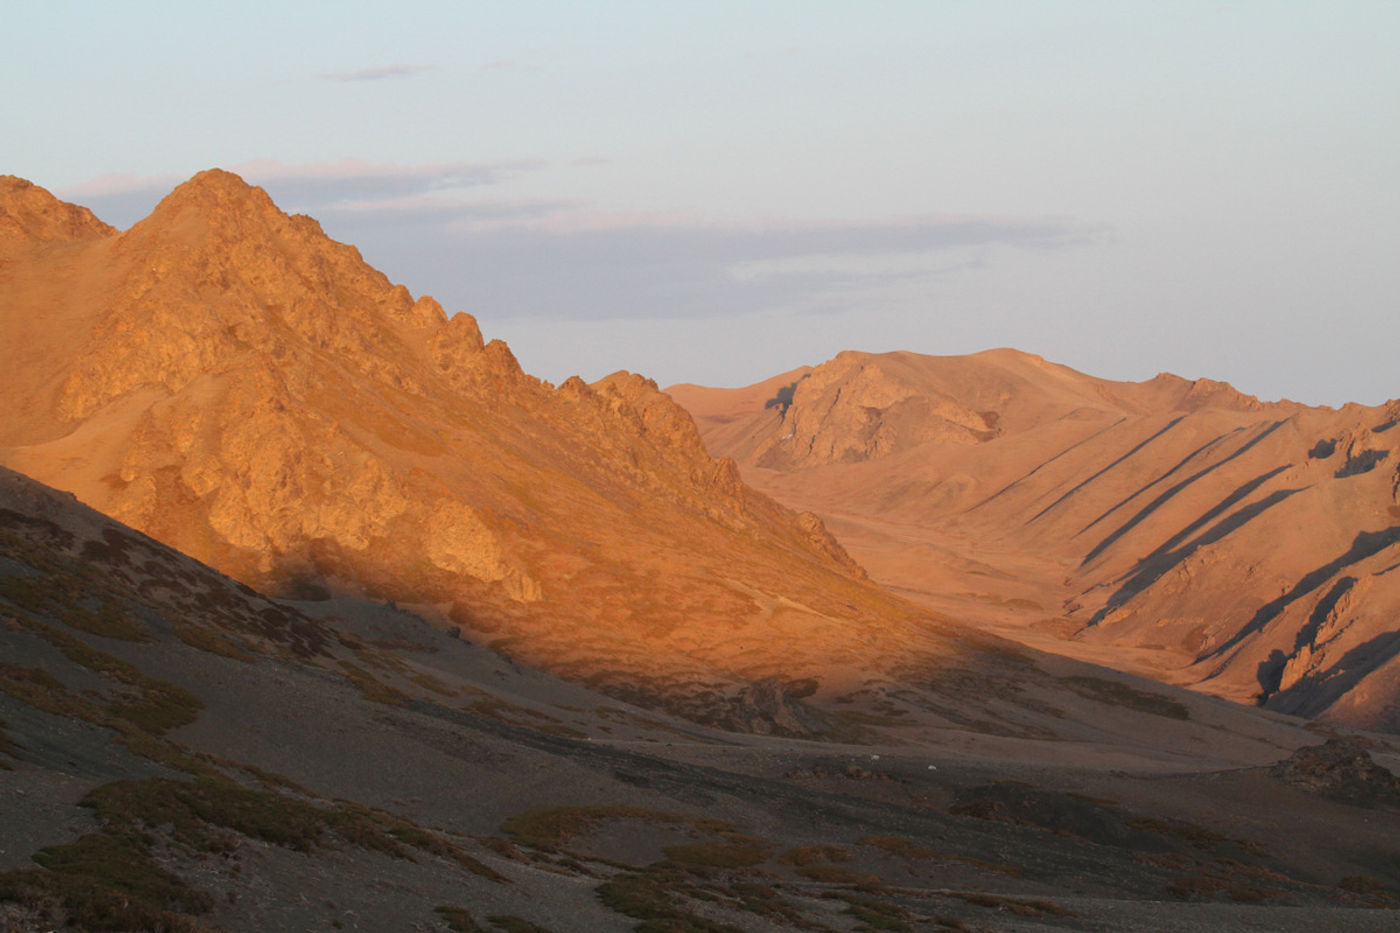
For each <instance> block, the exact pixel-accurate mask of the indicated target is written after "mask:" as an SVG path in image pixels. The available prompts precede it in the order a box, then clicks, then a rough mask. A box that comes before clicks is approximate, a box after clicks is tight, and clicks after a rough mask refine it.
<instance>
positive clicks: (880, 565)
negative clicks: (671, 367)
mask: <svg viewBox="0 0 1400 933" xmlns="http://www.w3.org/2000/svg"><path fill="white" fill-rule="evenodd" d="M758 386H762V387H763V389H762V391H754V389H755V388H756V387H751V388H750V389H704V388H701V387H697V386H678V387H675V388H674V389H673V390H671V391H672V392H673V393H674V395H675V397H676V398H677V400H678V401H679V402H681V404H683V405H685V406H686V407H688V408H689V409H690V410H691V411H692V413H693V414H694V415H695V417H696V421H697V423H698V424H699V425H700V428H701V431H702V433H703V435H704V437H705V440H706V444H707V446H708V447H709V449H710V450H711V452H712V453H714V454H716V455H728V456H733V457H734V458H735V459H736V460H737V461H738V463H739V464H740V467H741V469H742V470H743V473H744V476H745V478H746V479H747V480H749V481H750V482H752V483H754V484H755V485H757V486H758V487H759V488H761V489H764V490H765V491H767V492H769V493H771V494H772V495H774V496H775V497H777V498H778V499H779V500H780V501H783V502H786V503H787V504H789V505H791V506H793V507H798V508H806V509H811V510H813V511H815V512H817V513H818V514H820V515H822V516H823V517H824V518H825V519H826V520H827V522H828V524H829V525H830V527H831V528H832V530H833V531H834V532H835V533H836V535H837V537H838V538H839V539H840V540H841V541H842V542H843V544H845V545H846V546H847V547H848V548H850V550H851V552H852V554H853V555H854V556H855V557H856V558H857V559H858V560H859V561H861V562H862V564H864V565H865V566H867V567H868V568H869V569H870V571H871V573H872V576H873V577H874V578H875V579H876V580H878V581H880V582H882V583H884V584H886V585H887V586H890V587H892V588H893V589H894V590H895V591H897V592H901V593H904V594H906V595H910V596H912V597H915V598H917V599H919V600H920V601H921V602H923V603H925V604H926V605H929V606H930V607H933V608H936V609H938V610H939V611H941V612H943V613H945V614H948V615H950V616H953V617H957V618H963V619H968V620H975V621H977V622H978V623H979V624H982V625H985V626H989V627H991V628H993V630H996V631H999V632H1001V633H1002V634H1006V635H1012V636H1014V637H1017V638H1019V639H1021V640H1023V641H1026V642H1028V643H1030V644H1033V645H1037V646H1040V647H1044V648H1050V649H1052V650H1058V651H1060V652H1062V653H1066V654H1069V655H1072V656H1075V657H1079V658H1083V659H1089V660H1093V661H1095V662H1097V663H1103V664H1107V665H1109V666H1115V667H1120V668H1124V669H1130V670H1133V671H1136V672H1138V673H1142V674H1147V675H1149V676H1154V677H1157V678H1160V679H1163V680H1167V681H1169V682H1173V683H1179V684H1185V685H1192V686H1195V687H1197V688H1198V689H1202V690H1206V691H1209V692H1213V693H1217V694H1220V695H1222V696H1227V697H1230V698H1232V699H1235V700H1239V701H1242V702H1252V703H1263V704H1265V705H1268V706H1269V707H1271V708H1275V709H1279V710H1283V711H1288V712H1297V713H1302V714H1305V715H1310V716H1324V717H1331V718H1334V719H1335V720H1336V721H1338V722H1341V723H1345V724H1347V725H1352V726H1358V727H1368V728H1385V729H1390V730H1395V729H1400V714H1397V712H1396V710H1397V709H1400V639H1397V638H1396V637H1395V635H1394V631H1393V629H1394V625H1393V620H1394V618H1395V614H1396V612H1397V611H1400V574H1397V573H1394V572H1393V571H1394V570H1395V569H1396V567H1397V566H1400V449H1397V444H1400V431H1396V430H1395V425H1396V424H1397V421H1400V401H1393V402H1390V403H1388V404H1386V405H1382V406H1376V407H1371V408H1368V407H1365V406H1361V405H1347V406H1344V407H1343V408H1342V409H1340V410H1335V409H1331V408H1325V407H1319V408H1311V407H1308V406H1305V405H1300V404H1297V403H1294V402H1289V401H1280V402H1267V403H1266V402H1260V401H1259V400H1258V399H1255V398H1252V397H1250V396H1248V395H1244V394H1243V393H1240V392H1239V391H1237V390H1236V389H1234V388H1233V387H1231V386H1230V385H1228V384H1226V383H1223V382H1216V381H1213V380H1208V379H1198V380H1195V381H1190V380H1186V379H1182V378H1179V377H1177V376H1172V375H1169V374H1161V375H1158V376H1157V377H1155V378H1153V379H1150V380H1147V381H1145V382H1140V383H1130V382H1111V381H1107V380H1101V379H1096V378H1093V377H1090V376H1087V375H1084V374H1083V373H1079V372H1076V371H1075V370H1073V369H1070V368H1069V367H1065V366H1059V365H1056V364H1053V363H1047V362H1046V361H1044V360H1042V359H1041V358H1039V357H1036V356H1032V355H1030V354H1025V353H1020V352H1018V351H1014V350H1007V349H1000V350H990V351H986V352H983V353H978V354H973V355H970V356H961V357H958V356H949V357H933V356H922V355H919V354H914V353H883V354H868V353H857V352H847V353H842V354H840V355H838V356H837V357H835V358H834V359H832V360H830V361H828V362H827V363H824V364H822V365H820V366H816V367H812V368H809V369H804V370H797V371H794V373H792V374H787V375H785V376H783V377H779V378H777V379H775V380H768V381H766V382H764V383H759V384H758ZM764 392H767V393H769V394H768V397H767V398H759V397H758V396H759V395H762V394H763V393H764Z"/></svg>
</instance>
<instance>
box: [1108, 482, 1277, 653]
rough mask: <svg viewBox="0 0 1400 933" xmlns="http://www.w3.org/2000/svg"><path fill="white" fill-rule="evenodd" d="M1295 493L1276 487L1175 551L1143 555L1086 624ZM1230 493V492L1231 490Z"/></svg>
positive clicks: (1115, 607) (1110, 610)
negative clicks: (1144, 556) (1276, 488)
mask: <svg viewBox="0 0 1400 933" xmlns="http://www.w3.org/2000/svg"><path fill="white" fill-rule="evenodd" d="M1238 491H1239V490H1236V492H1238ZM1298 492H1302V489H1280V490H1278V491H1276V492H1273V493H1271V494H1269V495H1268V496H1265V497H1264V498H1263V499H1260V500H1259V501H1258V502H1254V503H1251V504H1250V505H1247V506H1245V507H1244V508H1242V509H1239V510H1238V511H1236V512H1235V513H1234V514H1233V515H1230V516H1229V517H1227V518H1223V519H1221V520H1220V521H1219V522H1217V523H1216V525H1215V527H1213V528H1211V529H1210V530H1209V531H1206V532H1203V533H1202V534H1201V535H1200V536H1199V537H1197V538H1196V540H1194V541H1192V542H1191V543H1189V544H1186V545H1183V546H1182V547H1181V548H1179V549H1177V550H1175V551H1164V550H1161V549H1158V550H1157V551H1154V552H1153V553H1152V555H1150V556H1149V557H1147V558H1144V559H1143V561H1142V562H1141V563H1140V564H1138V567H1137V569H1136V570H1134V571H1133V573H1132V574H1131V575H1130V576H1129V577H1128V578H1127V579H1126V580H1125V581H1124V582H1123V583H1122V585H1120V586H1119V587H1118V589H1117V591H1115V592H1114V594H1113V595H1112V596H1110V597H1109V598H1108V601H1107V602H1106V603H1104V606H1103V608H1102V609H1100V610H1099V611H1098V612H1096V613H1094V617H1093V618H1092V619H1090V620H1089V624H1090V625H1097V624H1098V623H1099V622H1101V621H1102V620H1103V618H1104V616H1106V615H1108V613H1110V612H1112V611H1113V610H1114V609H1117V608H1118V607H1119V606H1121V605H1123V604H1124V603H1126V602H1127V601H1128V600H1130V599H1132V598H1133V597H1134V596H1136V595H1137V594H1138V593H1141V592H1142V591H1143V590H1145V589H1147V588H1148V587H1149V586H1151V585H1152V584H1154V583H1156V582H1157V581H1158V580H1160V579H1161V578H1162V576H1163V575H1165V574H1166V573H1167V572H1168V571H1170V570H1172V569H1173V568H1174V567H1176V566H1177V565H1178V564H1180V563H1181V562H1182V561H1184V560H1185V559H1186V558H1188V557H1190V556H1191V555H1192V554H1194V553H1196V551H1197V549H1199V548H1202V547H1205V546H1207V545H1210V544H1214V543H1215V542H1217V541H1219V540H1220V539H1222V538H1224V537H1225V536H1226V535H1228V534H1230V533H1232V532H1235V531H1238V530H1239V529H1240V528H1242V527H1244V526H1245V525H1246V524H1247V523H1249V522H1250V521H1253V520H1254V519H1256V518H1258V517H1259V516H1260V515H1262V514H1264V513H1265V512H1267V511H1268V510H1269V509H1271V508H1273V507H1274V506H1276V505H1278V504H1279V503H1280V502H1282V501H1283V500H1285V499H1287V498H1288V497H1289V496H1292V495H1293V494H1294V493H1298ZM1231 495H1234V494H1233V493H1232V494H1231ZM1223 507H1225V506H1224V505H1223V504H1222V506H1220V507H1218V508H1223Z"/></svg>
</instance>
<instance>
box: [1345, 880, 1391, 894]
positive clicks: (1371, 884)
mask: <svg viewBox="0 0 1400 933" xmlns="http://www.w3.org/2000/svg"><path fill="white" fill-rule="evenodd" d="M1337 887H1339V888H1341V889H1342V890H1343V891H1350V892H1351V893H1353V894H1365V895H1367V896H1368V897H1390V896H1391V890H1390V885H1388V884H1386V883H1385V882H1384V881H1382V880H1381V879H1380V878H1377V877H1376V876H1375V875H1347V876H1346V877H1345V878H1343V879H1342V880H1341V881H1338V882H1337Z"/></svg>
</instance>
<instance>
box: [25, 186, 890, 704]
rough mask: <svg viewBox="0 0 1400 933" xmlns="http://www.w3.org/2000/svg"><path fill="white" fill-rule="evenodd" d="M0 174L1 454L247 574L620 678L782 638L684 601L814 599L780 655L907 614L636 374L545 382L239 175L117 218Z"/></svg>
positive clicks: (816, 662) (465, 319)
mask: <svg viewBox="0 0 1400 933" xmlns="http://www.w3.org/2000/svg"><path fill="white" fill-rule="evenodd" d="M5 191H6V194H5V198H4V201H3V203H4V207H3V208H0V210H3V214H0V216H4V217H6V218H8V219H9V220H10V221H11V224H10V227H11V228H12V229H14V230H19V231H21V232H22V233H23V234H24V237H19V238H16V237H15V236H11V241H13V243H14V245H13V248H12V249H11V251H10V252H9V253H8V254H7V255H8V259H7V260H6V264H5V268H4V271H5V279H4V281H3V283H0V307H3V309H4V312H5V313H4V316H3V321H0V345H3V346H4V347H5V348H6V351H7V352H5V353H4V354H3V358H2V359H0V362H3V364H4V366H3V370H4V372H3V373H0V391H4V392H5V393H6V394H7V397H9V398H12V399H15V400H16V404H15V405H14V406H13V408H12V410H11V411H10V412H9V413H8V414H7V416H6V417H5V418H3V419H0V462H3V463H4V464H5V465H7V466H11V467H13V468H16V469H19V470H21V471H23V472H25V473H27V474H29V475H31V476H34V477H36V478H39V479H41V480H44V481H46V482H49V483H52V484H54V485H56V486H59V487H60V488H65V489H69V490H72V491H74V492H75V493H77V494H78V495H79V496H80V497H81V498H82V499H83V500H84V501H85V502H87V503H89V504H92V505H94V506H95V507H97V508H99V509H100V510H102V511H104V512H106V513H107V514H109V515H112V516H114V517H116V518H118V519H119V520H122V521H124V522H127V523H129V524H131V525H132V526H134V527H137V528H139V529H141V530H143V531H145V532H147V533H149V534H151V535H153V536H154V537H157V538H158V539H160V540H162V541H165V542H167V543H169V544H171V545H173V546H175V547H177V548H179V549H180V550H182V551H184V552H185V553H188V554H191V555H192V556H195V557H196V558H198V559H200V560H203V561H206V562H208V563H210V564H213V565H214V566H217V567H219V568H221V569H223V570H225V571H226V572H229V573H231V574H233V575H234V576H236V577H238V578H239V579H241V580H243V581H245V582H248V583H251V584H254V585H257V586H260V587H265V588H269V589H271V590H272V591H274V592H281V593H284V594H294V595H318V594H319V595H330V594H341V595H360V596H369V597H372V598H377V599H394V600H397V601H399V602H403V603H414V604H419V605H422V606H423V607H424V611H425V612H427V613H428V614H429V615H430V616H432V617H435V618H438V619H439V620H441V621H442V623H443V624H453V625H457V626H460V627H462V628H463V629H464V630H465V631H467V632H468V633H469V634H472V635H473V637H479V638H482V639H494V640H496V641H497V643H498V645H499V646H504V645H506V644H509V645H510V649H509V650H510V651H511V652H512V653H513V654H515V655H517V656H519V657H521V658H522V659H524V660H529V661H532V662H533V663H537V664H540V665H542V666H545V667H549V668H551V669H557V670H561V671H566V672H569V673H571V674H572V675H574V676H580V677H595V678H599V679H600V680H603V681H608V682H614V681H615V682H617V683H618V684H624V683H625V684H627V685H628V689H630V690H635V691H642V692H648V691H651V692H655V691H660V690H661V689H662V688H661V687H660V686H657V685H664V684H666V683H668V682H672V681H674V679H675V678H676V677H677V675H678V672H685V673H684V677H685V678H690V679H694V680H696V681H699V682H705V683H711V684H713V685H714V686H716V687H718V688H720V690H721V692H723V691H726V690H730V691H740V690H742V689H744V687H745V685H746V684H748V683H751V682H756V681H758V680H763V679H765V678H767V677H772V676H775V675H777V674H779V673H782V672H783V671H786V670H787V669H788V668H789V667H792V666H793V665H791V664H789V663H788V662H787V661H786V660H785V659H780V658H778V657H777V656H771V657H765V656H764V655H763V653H762V652H759V653H754V652H753V651H752V649H745V650H744V651H740V650H739V649H738V648H737V646H735V647H734V648H732V649H731V648H727V647H724V648H716V647H714V646H715V645H716V644H723V643H724V642H725V639H715V638H707V637H701V635H700V633H701V632H703V631H704V630H706V629H707V628H708V627H710V626H715V625H718V626H719V627H720V629H721V630H722V631H725V632H730V631H733V632H738V631H741V630H742V628H743V626H744V624H745V621H746V620H749V619H760V620H764V621H765V624H777V625H779V626H780V627H783V628H786V627H788V626H796V625H799V624H803V625H807V624H811V625H815V627H816V629H815V630H816V631H820V632H825V633H826V636H822V637H816V638H813V639H811V640H810V642H809V644H810V646H811V648H812V651H811V658H810V659H809V660H808V661H807V662H805V663H804V662H803V661H802V660H801V659H799V660H798V662H797V664H796V667H797V668H798V669H799V672H800V673H803V674H804V675H805V674H812V673H814V672H818V671H820V670H822V669H824V667H823V666H830V664H831V663H832V660H831V658H832V657H833V653H832V649H831V646H830V645H828V644H826V642H824V641H823V637H830V638H834V639H835V640H836V642H838V643H839V642H844V641H845V640H847V639H849V638H850V637H851V634H850V633H852V632H854V631H855V630H860V629H870V628H874V627H876V626H875V621H876V620H877V619H881V618H884V617H886V616H892V617H894V618H913V617H914V616H915V615H916V613H915V612H914V611H913V610H912V609H911V608H910V607H907V606H901V605H899V604H898V603H897V602H896V601H894V600H892V599H891V598H889V597H888V596H885V595H884V594H882V593H881V592H880V591H878V590H877V589H875V588H873V587H870V586H869V585H866V584H863V583H861V582H860V581H861V579H862V578H863V572H862V571H861V570H860V569H859V568H858V567H857V566H856V565H855V563H854V562H853V561H852V560H851V559H850V558H849V556H848V555H846V554H845V552H844V551H843V550H842V549H841V547H840V546H839V545H838V544H837V543H836V542H835V541H834V539H832V538H831V536H830V535H829V534H827V533H826V531H825V529H824V528H823V527H822V525H821V522H820V521H819V520H818V519H816V518H815V517H814V516H812V515H805V516H802V515H798V514H796V513H793V512H791V511H789V510H787V509H785V508H783V507H781V506H779V505H777V504H776V503H775V502H773V501H772V500H770V499H769V498H767V497H766V496H763V495H761V494H759V493H756V492H754V491H753V490H752V489H750V488H748V487H746V486H745V485H744V484H743V482H742V481H741V480H740V478H739V475H738V471H737V470H736V468H735V466H734V464H733V463H732V462H728V461H724V460H720V461H716V460H714V459H712V458H711V457H710V456H709V455H708V454H707V453H706V452H705V450H704V447H703V445H702V443H701V441H700V438H699V435H698V433H697V432H696V429H695V426H694V423H693V421H692V420H691V418H690V417H689V415H688V414H687V413H685V412H684V411H683V410H682V409H680V408H679V407H678V406H676V405H675V404H674V402H672V401H671V399H670V398H669V397H668V396H666V395H665V394H663V393H661V392H659V391H658V390H657V388H656V386H655V384H654V383H652V382H651V381H650V380H646V379H644V378H642V377H640V376H636V375H632V374H628V373H618V374H614V375H613V376H610V377H608V378H606V379H603V380H601V381H599V382H598V383H595V384H593V385H587V384H585V383H583V382H582V381H581V380H579V379H576V378H575V379H570V380H568V381H567V382H565V383H564V384H563V385H561V386H559V387H558V388H555V387H553V386H550V385H548V384H547V383H544V382H541V381H540V380H538V379H536V378H534V377H531V376H529V375H527V374H525V373H524V372H523V371H522V370H521V368H520V366H519V364H518V363H517V361H516V360H515V358H514V356H513V355H512V354H511V352H510V349H509V348H508V347H507V346H506V345H505V344H504V343H503V342H501V341H498V340H492V341H489V342H488V341H484V340H483V338H482V335H481V331H480V329H479V327H478V325H477V323H476V321H475V319H474V318H472V317H471V316H470V315H467V314H461V313H459V314H455V315H452V316H451V317H450V318H449V317H448V315H447V314H446V313H445V312H444V311H443V309H442V308H441V307H440V306H439V305H438V304H437V303H436V302H435V301H433V300H432V299H431V298H428V297H419V298H417V299H415V298H413V296H412V295H410V293H409V292H408V290H407V289H406V288H404V287H403V286H399V285H394V284H392V283H391V282H389V280H388V279H387V278H386V277H385V276H384V275H383V274H381V273H379V272H378V271H376V270H374V269H373V268H371V267H370V266H369V265H367V264H366V263H365V262H364V261H363V259H362V257H361V256H360V254H359V253H358V251H357V250H355V249H354V247H351V246H347V245H345V244H341V243H337V242H335V241H333V240H331V239H330V238H328V237H326V236H325V234H324V233H323V232H322V230H321V228H320V226H319V225H318V224H317V223H316V222H315V221H314V220H312V219H310V218H307V217H301V216H288V215H286V214H284V213H282V212H281V211H280V210H278V209H277V207H276V206H275V205H274V204H273V203H272V201H271V200H270V199H269V198H268V196H267V195H266V193H265V192H263V191H262V190H261V189H258V188H254V187H251V186H249V185H247V184H246V183H244V182H243V181H242V180H241V179H239V178H238V177H237V176H235V175H232V174H230V173H227V172H222V171H218V170H213V171H209V172H204V173H201V174H200V175H198V176H196V177H195V178H193V179H191V180H190V181H189V182H187V183H185V184H183V185H181V186H180V187H178V188H177V189H176V190H175V191H173V192H172V193H171V194H170V195H169V196H167V197H166V198H165V199H164V200H163V201H161V203H160V204H159V205H158V206H157V207H156V209H155V210H154V211H153V212H152V214H151V215H150V216H149V217H147V218H145V219H144V220H142V221H140V222H139V223H137V224H135V225H134V226H132V227H131V228H130V229H129V230H127V231H125V232H122V233H118V232H116V231H114V230H112V229H111V228H108V227H105V225H101V224H100V222H97V221H96V220H95V218H91V215H90V214H87V213H86V212H85V211H83V210H82V209H80V208H75V207H73V206H71V205H64V204H63V203H62V202H59V201H57V200H56V199H54V198H52V196H51V195H48V194H47V193H46V192H43V191H42V189H39V188H36V187H34V186H25V185H21V184H14V183H12V184H10V185H9V187H8V188H6V189H5ZM61 236H66V237H68V238H67V239H66V240H62V242H61V244H60V245H62V246H63V250H62V251H61V255H58V254H55V252H54V250H53V248H52V247H53V243H54V242H56V240H55V238H56V237H61ZM26 237H27V238H26ZM770 603H775V604H777V605H781V606H782V607H783V608H782V609H781V610H780V611H777V612H775V611H774V610H773V609H772V608H768V606H769V604H770ZM907 631H913V630H912V629H910V630H907ZM900 637H904V636H900ZM837 653H838V654H839V653H840V652H839V651H838V652H837ZM663 692H664V691H663Z"/></svg>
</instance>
